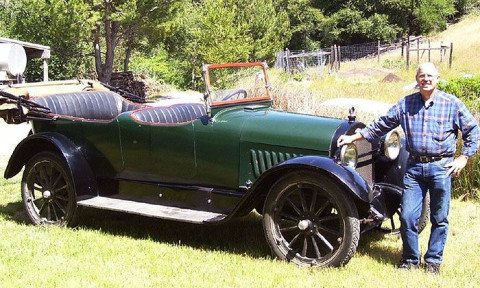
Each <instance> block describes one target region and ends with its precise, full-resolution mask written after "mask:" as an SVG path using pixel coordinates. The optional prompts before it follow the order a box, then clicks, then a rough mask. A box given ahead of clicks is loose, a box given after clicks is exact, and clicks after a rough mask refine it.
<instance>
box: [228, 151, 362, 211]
mask: <svg viewBox="0 0 480 288" xmlns="http://www.w3.org/2000/svg"><path fill="white" fill-rule="evenodd" d="M298 170H310V171H316V172H318V173H319V174H321V175H324V176H326V177H329V178H331V179H332V180H333V181H335V182H336V183H339V184H340V186H342V187H344V188H345V190H346V191H347V193H349V194H350V195H351V196H352V199H353V200H354V202H355V203H356V205H357V209H360V210H362V211H363V210H368V207H369V203H370V201H369V200H370V199H371V195H370V194H371V189H370V186H369V185H368V183H367V181H366V180H365V179H364V178H363V177H362V176H360V174H359V173H358V172H357V171H355V169H353V168H351V167H348V166H343V165H340V164H338V163H337V162H336V161H335V160H334V159H332V158H329V157H324V156H300V157H296V158H292V159H289V160H287V161H284V162H282V163H280V164H278V165H276V166H274V167H272V168H271V169H269V170H268V171H266V172H265V173H263V174H262V175H260V177H258V178H257V180H256V181H255V182H254V183H253V185H252V186H251V187H250V188H249V189H248V192H247V194H246V195H245V196H244V197H243V199H242V201H241V202H240V203H239V204H238V205H237V207H236V208H235V210H234V211H233V212H232V214H235V215H242V214H245V213H248V212H250V211H251V209H253V208H254V207H257V208H259V207H258V203H260V201H262V199H263V198H265V197H266V195H267V193H268V191H269V190H270V187H272V185H273V184H274V183H275V182H276V181H277V180H278V179H279V178H280V177H282V176H283V175H286V174H287V173H291V172H294V171H298ZM359 205H361V206H362V207H359Z"/></svg>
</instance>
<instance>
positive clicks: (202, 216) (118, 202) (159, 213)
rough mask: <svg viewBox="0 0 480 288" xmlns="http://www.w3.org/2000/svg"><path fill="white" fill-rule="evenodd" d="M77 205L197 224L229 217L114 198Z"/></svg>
mask: <svg viewBox="0 0 480 288" xmlns="http://www.w3.org/2000/svg"><path fill="white" fill-rule="evenodd" d="M77 204H78V205H79V206H84V207H93V208H99V209H105V210H112V211H120V212H125V213H131V214H137V215H142V216H148V217H155V218H161V219H168V220H175V221H181V222H189V223H195V224H208V223H210V224H211V223H215V222H219V221H221V220H223V219H225V217H227V215H225V214H220V213H214V212H208V211H199V210H192V209H185V208H178V207H171V206H163V205H159V204H151V203H144V202H137V201H132V200H125V199H118V198H112V197H100V196H98V197H93V198H86V199H78V201H77Z"/></svg>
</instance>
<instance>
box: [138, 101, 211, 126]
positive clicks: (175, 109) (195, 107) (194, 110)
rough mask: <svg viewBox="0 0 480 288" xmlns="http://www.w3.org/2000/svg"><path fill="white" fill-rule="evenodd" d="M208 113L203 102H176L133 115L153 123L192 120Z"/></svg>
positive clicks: (143, 110) (173, 122)
mask: <svg viewBox="0 0 480 288" xmlns="http://www.w3.org/2000/svg"><path fill="white" fill-rule="evenodd" d="M204 115H206V112H205V105H204V104H202V103H187V104H175V105H172V106H167V107H152V108H147V109H141V110H138V111H135V112H133V113H132V117H133V118H134V119H135V120H137V121H140V122H145V123H152V124H157V123H158V124H178V123H186V122H191V121H194V120H196V119H199V118H201V117H202V116H204Z"/></svg>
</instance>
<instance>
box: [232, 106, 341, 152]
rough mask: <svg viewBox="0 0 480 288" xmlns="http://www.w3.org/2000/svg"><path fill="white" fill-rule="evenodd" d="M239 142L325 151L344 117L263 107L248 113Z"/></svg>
mask: <svg viewBox="0 0 480 288" xmlns="http://www.w3.org/2000/svg"><path fill="white" fill-rule="evenodd" d="M252 114H253V115H252V117H249V118H248V119H247V120H246V121H245V123H244V125H243V129H242V134H241V139H240V140H241V141H242V142H251V143H257V144H265V145H273V146H281V147H289V148H298V149H308V150H316V151H319V152H321V153H322V154H324V153H328V151H329V149H330V145H331V142H332V138H333V136H334V135H335V131H336V130H337V129H338V127H339V126H340V125H341V124H342V123H343V122H345V120H341V119H335V118H326V117H319V116H313V115H305V114H297V113H290V112H282V111H275V110H271V109H266V110H262V111H256V112H255V113H252Z"/></svg>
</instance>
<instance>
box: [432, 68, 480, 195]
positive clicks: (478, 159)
mask: <svg viewBox="0 0 480 288" xmlns="http://www.w3.org/2000/svg"><path fill="white" fill-rule="evenodd" d="M438 86H439V88H440V89H441V90H443V91H445V92H447V93H450V94H453V95H456V96H457V97H458V98H460V99H461V100H462V101H463V103H465V105H466V106H467V107H468V109H470V111H471V112H472V113H473V114H474V115H475V117H476V118H477V120H478V119H479V118H480V101H479V100H478V98H479V96H480V75H476V76H471V77H470V76H469V77H460V78H454V79H450V80H449V81H448V82H444V83H440V84H439V85H438ZM460 147H461V146H460V145H459V149H460ZM452 196H454V197H457V198H458V197H459V198H464V199H474V200H477V201H479V200H480V155H479V154H478V153H477V154H476V155H475V156H473V157H472V158H471V159H470V160H469V162H468V164H467V166H466V167H465V169H464V170H463V171H462V173H461V174H460V176H459V177H457V178H456V179H455V180H454V181H453V190H452Z"/></svg>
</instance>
